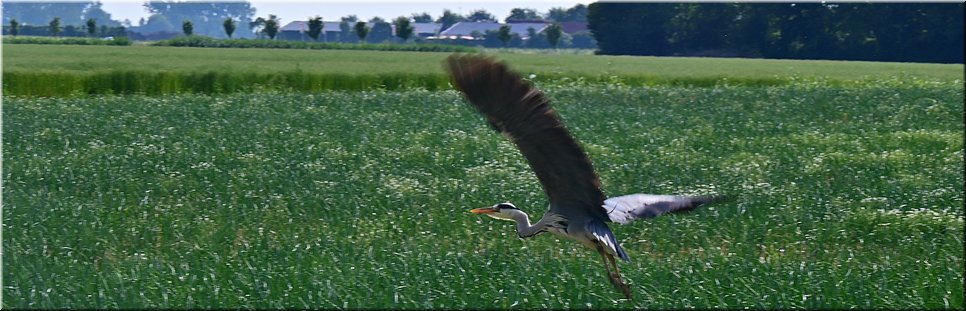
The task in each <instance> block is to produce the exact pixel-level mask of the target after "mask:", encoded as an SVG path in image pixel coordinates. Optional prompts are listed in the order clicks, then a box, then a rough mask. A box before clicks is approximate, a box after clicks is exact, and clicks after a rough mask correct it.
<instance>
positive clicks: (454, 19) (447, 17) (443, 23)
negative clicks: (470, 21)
mask: <svg viewBox="0 0 966 311" xmlns="http://www.w3.org/2000/svg"><path fill="white" fill-rule="evenodd" d="M463 20H464V18H463V17H462V16H460V15H459V14H456V13H453V11H450V10H443V15H440V16H439V18H437V19H436V22H437V23H439V24H440V28H439V29H441V30H446V29H449V28H450V27H453V25H454V24H456V23H459V22H462V21H463Z"/></svg>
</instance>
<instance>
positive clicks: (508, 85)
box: [446, 55, 720, 299]
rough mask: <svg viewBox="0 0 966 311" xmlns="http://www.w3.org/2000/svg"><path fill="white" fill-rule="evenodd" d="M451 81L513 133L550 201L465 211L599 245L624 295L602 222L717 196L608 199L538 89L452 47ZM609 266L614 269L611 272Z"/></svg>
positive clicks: (688, 206)
mask: <svg viewBox="0 0 966 311" xmlns="http://www.w3.org/2000/svg"><path fill="white" fill-rule="evenodd" d="M446 69H447V70H448V71H449V74H450V77H451V79H452V82H453V85H454V86H455V87H456V89H458V90H459V91H461V92H462V93H463V95H464V96H465V97H466V99H467V100H469V102H470V103H471V104H472V105H473V107H474V108H476V110H477V111H479V112H480V113H481V114H482V115H483V116H484V117H486V119H487V121H488V122H489V123H490V125H491V126H492V127H493V128H495V129H496V130H498V131H500V132H501V133H502V134H503V135H504V136H506V137H507V138H508V139H509V140H510V141H512V142H513V143H514V144H515V145H516V146H517V148H518V149H519V150H520V153H522V154H523V156H524V157H525V158H526V159H527V162H528V164H529V165H530V168H531V169H532V170H533V172H534V173H535V174H536V175H537V179H538V180H539V181H540V184H541V186H543V190H544V192H545V193H546V195H547V197H548V198H549V199H550V206H549V209H548V210H547V212H546V213H545V214H544V215H543V218H542V219H540V221H538V222H537V223H536V224H533V225H531V224H530V219H529V216H528V215H527V214H526V213H524V212H523V211H521V210H520V209H518V208H516V207H515V206H513V205H512V204H510V203H501V204H497V205H494V206H493V207H489V208H478V209H474V210H472V211H471V212H474V213H478V214H485V215H487V216H490V217H493V218H497V219H503V220H511V221H515V222H516V223H517V233H518V234H519V235H520V237H532V236H536V235H538V234H540V233H543V232H551V233H554V234H557V235H560V236H563V237H567V238H571V239H574V240H577V241H579V242H581V243H583V244H584V245H587V246H588V247H590V248H593V249H595V250H597V252H598V253H599V254H600V255H601V258H602V259H603V261H604V267H605V268H606V269H607V273H608V277H609V279H610V281H611V283H612V284H614V286H615V287H616V288H617V289H618V290H620V291H621V292H622V293H623V294H624V295H625V296H626V297H627V298H628V299H630V298H631V297H632V295H631V291H630V287H629V286H628V285H627V284H626V283H624V281H623V279H622V277H621V275H620V270H618V268H617V263H616V262H615V260H614V256H617V257H618V258H621V259H622V260H624V261H628V260H629V256H628V255H627V253H626V252H625V251H624V249H623V248H622V247H621V245H620V243H619V242H618V241H617V238H616V237H615V236H614V233H613V232H612V231H611V230H610V228H609V227H608V226H607V222H612V221H613V222H618V223H621V224H625V223H628V222H630V221H632V220H634V219H638V218H653V217H656V216H658V215H661V214H664V213H672V212H681V211H686V210H692V209H694V208H696V207H698V206H700V205H702V204H705V203H708V202H711V201H715V200H718V199H720V197H719V196H698V197H685V196H668V195H648V194H633V195H626V196H621V197H615V198H610V199H606V197H605V196H604V193H603V192H602V191H601V190H600V181H599V179H598V178H597V174H596V173H595V171H594V168H593V165H592V164H591V162H590V159H589V158H587V155H586V154H585V153H584V151H583V150H582V149H581V148H580V145H579V144H578V143H577V141H576V140H574V138H573V137H572V136H571V135H570V133H569V132H568V131H567V129H566V128H565V127H564V125H563V123H562V122H561V121H560V118H559V117H558V116H557V113H556V112H555V111H554V110H553V109H552V108H551V107H550V104H549V102H548V101H547V99H546V98H545V97H544V96H543V94H542V93H541V92H540V91H539V90H537V89H536V88H533V87H532V86H531V85H530V84H529V83H528V82H526V81H524V80H523V79H521V78H520V76H519V75H517V74H516V73H514V72H512V71H510V70H509V69H508V68H507V66H506V65H505V64H503V63H501V62H497V61H495V60H493V59H492V58H488V57H482V56H472V55H452V56H450V57H449V58H448V59H447V61H446ZM611 267H613V272H611Z"/></svg>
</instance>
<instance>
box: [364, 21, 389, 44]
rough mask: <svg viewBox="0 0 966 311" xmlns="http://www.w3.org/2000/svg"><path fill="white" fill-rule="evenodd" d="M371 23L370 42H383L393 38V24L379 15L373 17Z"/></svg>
mask: <svg viewBox="0 0 966 311" xmlns="http://www.w3.org/2000/svg"><path fill="white" fill-rule="evenodd" d="M369 23H370V24H372V28H371V29H369V42H383V41H386V40H389V39H392V24H390V23H387V22H386V21H385V20H384V19H382V18H379V17H373V18H372V19H371V20H370V21H369Z"/></svg>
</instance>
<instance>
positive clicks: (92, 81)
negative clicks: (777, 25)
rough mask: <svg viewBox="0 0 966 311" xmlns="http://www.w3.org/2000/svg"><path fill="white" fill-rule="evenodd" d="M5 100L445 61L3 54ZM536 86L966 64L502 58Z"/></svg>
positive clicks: (369, 81) (332, 76)
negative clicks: (537, 83) (565, 81)
mask: <svg viewBox="0 0 966 311" xmlns="http://www.w3.org/2000/svg"><path fill="white" fill-rule="evenodd" d="M3 55H4V57H3V74H4V84H3V91H4V93H5V94H8V95H27V96H43V97H49V96H70V95H77V94H148V95H159V94H171V93H205V94H210V93H231V92H237V91H253V90H265V89H277V90H297V91H307V92H321V91H327V90H367V89H372V88H383V89H400V88H409V87H422V88H428V89H446V88H448V86H447V82H448V80H447V79H446V77H445V76H443V71H442V66H441V65H440V62H441V61H442V60H443V59H444V58H445V57H446V56H447V55H449V53H430V52H388V53H387V52H381V51H340V50H290V49H221V48H181V47H153V46H56V45H30V44H11V45H4V46H3ZM500 58H501V59H504V60H506V61H507V62H508V63H510V64H511V65H513V66H514V68H517V70H519V71H521V72H523V73H525V74H527V75H529V74H535V77H534V78H533V79H535V80H536V81H551V82H552V81H560V80H562V79H573V80H576V79H582V80H588V81H604V82H608V83H612V82H622V83H627V84H631V85H699V86H713V85H718V84H729V85H754V86H760V85H787V84H794V83H800V82H801V81H802V80H806V81H810V80H814V79H822V80H831V81H836V82H841V81H854V80H863V81H867V80H881V79H883V78H889V79H906V80H909V79H916V80H925V81H950V80H955V79H960V80H961V79H962V74H963V65H946V64H910V63H873V62H842V61H795V60H751V59H721V58H675V57H630V56H591V55H567V54H563V55H547V54H501V55H500Z"/></svg>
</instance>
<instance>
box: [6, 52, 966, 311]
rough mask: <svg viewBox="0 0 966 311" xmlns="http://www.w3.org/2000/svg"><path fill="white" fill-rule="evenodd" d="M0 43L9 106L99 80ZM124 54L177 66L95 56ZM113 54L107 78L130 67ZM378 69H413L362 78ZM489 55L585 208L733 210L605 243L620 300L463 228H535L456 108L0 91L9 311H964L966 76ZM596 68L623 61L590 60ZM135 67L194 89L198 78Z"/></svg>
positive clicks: (598, 274)
mask: <svg viewBox="0 0 966 311" xmlns="http://www.w3.org/2000/svg"><path fill="white" fill-rule="evenodd" d="M3 48H4V74H5V76H4V85H5V91H6V85H7V84H6V83H8V82H9V81H8V80H9V78H8V76H6V74H7V70H11V72H28V71H30V70H36V71H37V72H54V73H57V72H58V70H61V71H62V72H60V73H61V74H69V75H74V74H77V75H80V73H79V72H81V71H83V70H82V69H72V68H76V66H81V67H83V66H94V67H96V65H93V64H95V63H93V62H102V60H98V61H95V60H91V63H89V64H88V65H82V64H71V63H69V62H67V61H63V62H61V63H58V61H57V60H52V61H51V62H49V63H36V64H35V65H33V66H35V68H34V69H30V68H31V67H29V66H28V65H27V64H26V63H23V58H32V57H37V56H35V55H22V54H17V55H13V56H11V51H13V50H11V49H15V48H18V47H17V46H4V47H3ZM82 48H83V49H79V50H78V54H79V55H84V54H83V53H86V52H85V51H96V48H99V47H82ZM89 48H94V50H88V49H89ZM135 49H145V50H143V51H144V53H158V54H177V53H181V51H193V49H189V48H182V49H179V48H160V47H137V46H132V47H123V49H120V48H115V49H110V50H103V51H123V52H116V53H122V54H123V53H128V52H129V51H134V50H135ZM157 51H163V52H157ZM226 51H229V50H227V49H218V50H216V52H210V51H207V50H204V51H194V52H192V53H195V55H200V54H203V53H219V55H222V57H219V58H218V59H219V60H218V62H221V64H225V65H224V66H225V67H220V66H222V65H211V66H212V67H202V68H204V70H215V71H221V70H223V71H225V72H233V70H238V69H234V68H237V67H241V66H240V65H241V64H245V65H246V66H247V65H248V64H249V63H243V62H242V60H243V59H244V58H245V57H244V56H241V55H242V54H238V55H235V54H233V53H234V52H226ZM288 52H292V53H301V52H305V53H315V54H318V55H329V56H332V60H330V61H331V62H333V63H341V62H338V61H337V59H338V57H344V58H345V59H344V62H345V63H346V64H352V63H353V62H354V61H355V60H357V59H365V58H366V56H370V58H372V59H374V60H375V61H374V62H375V63H376V64H375V65H371V66H374V67H372V68H373V69H371V70H388V71H392V70H403V71H405V70H407V69H405V68H409V67H406V66H410V65H411V66H413V67H412V68H416V67H419V68H423V67H426V68H428V66H432V68H429V69H412V70H414V72H416V73H422V72H423V71H420V70H426V73H427V74H432V75H438V74H440V73H441V65H440V64H439V63H434V62H433V61H430V59H435V60H441V59H442V58H443V57H445V54H439V55H437V54H433V53H429V54H426V55H425V56H419V55H415V53H404V52H371V53H376V54H368V53H370V52H367V51H352V52H340V51H286V53H288ZM330 52H332V53H330ZM38 53H39V52H38ZM239 53H241V52H239ZM247 53H259V51H250V52H247ZM120 55H121V54H110V56H109V57H116V59H117V61H116V62H115V63H114V64H113V65H111V66H115V67H114V68H120V69H122V70H129V69H131V68H132V66H135V65H134V64H133V63H132V64H129V65H124V62H125V60H127V59H130V57H127V56H120ZM124 55H126V54H124ZM244 55H248V56H252V55H255V54H244ZM266 55H267V54H266ZM286 55H291V54H286ZM333 55H335V56H333ZM372 55H379V57H373V56H372ZM170 57H175V58H176V57H177V56H170ZM394 57H400V58H397V59H407V58H406V57H412V59H425V60H423V61H424V62H425V63H421V64H422V65H412V64H409V63H407V62H402V63H401V64H397V65H394V66H396V67H393V66H389V65H385V64H384V65H385V66H383V67H379V66H378V64H379V61H380V59H389V58H394ZM498 57H499V58H501V59H506V60H507V61H508V62H510V63H511V64H512V65H519V67H520V70H521V72H525V73H531V72H536V74H537V75H541V74H548V75H551V74H554V73H555V72H557V73H558V74H559V75H560V76H559V77H561V78H559V79H549V78H547V79H544V80H539V79H538V80H536V84H537V85H538V87H540V88H541V89H542V90H544V92H545V93H546V94H547V95H548V97H550V98H551V100H552V101H553V103H554V105H555V107H556V108H557V110H558V112H559V113H560V114H561V115H562V117H563V118H564V120H565V121H566V123H567V125H568V127H569V128H570V130H571V132H572V134H573V135H574V136H575V137H576V138H577V139H578V140H579V141H580V142H581V144H582V146H583V147H584V148H585V150H586V151H587V153H588V154H589V156H590V157H591V159H592V160H593V162H594V165H595V167H596V168H597V169H598V173H599V174H600V178H601V181H602V183H603V187H604V191H605V193H606V194H608V195H620V194H627V193H637V192H645V193H667V194H699V193H708V192H716V193H723V194H729V195H732V196H734V197H735V201H734V202H730V203H722V204H717V205H712V206H709V207H708V208H706V209H703V210H699V211H696V212H693V213H690V214H685V215H672V216H667V217H661V218H657V219H653V220H651V221H639V222H637V223H634V224H631V225H626V226H620V225H616V224H615V225H613V226H612V229H613V230H614V231H615V233H616V235H617V236H618V239H619V240H620V241H621V242H622V243H623V245H624V248H625V250H626V251H627V252H628V254H629V256H630V257H631V262H629V263H621V271H622V273H623V274H624V276H625V279H626V280H628V282H629V283H630V284H631V287H632V291H633V292H634V294H635V297H636V299H635V300H632V301H626V300H623V299H621V298H622V296H621V295H620V294H619V293H618V292H616V291H615V290H614V289H613V288H612V287H611V285H610V284H608V282H607V280H606V274H605V273H604V269H603V266H602V264H601V263H600V259H599V257H598V256H597V255H596V254H595V253H594V252H592V251H591V250H588V249H585V248H584V247H583V246H581V245H579V244H577V243H575V242H572V241H569V240H559V239H557V238H556V237H554V236H549V235H541V236H538V237H536V238H534V239H529V240H521V239H519V238H517V237H516V234H515V232H514V231H513V228H512V227H513V225H512V224H511V223H509V222H501V221H496V220H493V219H489V218H485V217H480V216H478V215H473V214H470V213H468V212H467V211H468V210H469V209H471V208H476V207H481V206H488V205H491V204H494V203H498V202H504V201H511V202H514V203H515V204H516V205H517V206H519V207H520V208H522V209H524V210H526V211H528V212H529V213H530V214H531V215H533V216H534V217H535V218H536V217H539V216H540V215H542V213H543V211H544V210H545V207H546V204H547V200H546V198H545V196H544V194H543V191H542V190H541V189H540V186H539V184H538V183H537V180H536V178H535V176H533V174H532V173H531V172H530V170H529V168H528V166H527V164H526V162H525V160H524V159H523V157H522V156H521V155H520V154H519V153H518V152H517V151H516V149H515V148H514V147H513V145H512V144H510V143H509V142H507V141H506V140H505V139H504V138H503V137H502V136H501V135H499V134H498V133H495V132H493V131H492V130H491V129H490V128H489V127H488V126H487V125H486V123H485V121H483V119H482V118H481V117H480V116H478V115H476V114H475V113H474V112H473V111H472V109H471V108H470V107H469V106H468V105H467V104H466V103H464V102H463V100H462V98H461V97H460V95H459V94H458V93H456V92H455V91H452V90H450V89H448V88H434V89H429V88H425V87H418V86H415V87H410V86H407V87H400V88H395V89H387V88H371V89H364V90H358V91H340V90H324V89H320V90H316V91H312V92H300V91H286V90H275V89H267V90H256V91H250V92H249V91H241V92H233V93H224V94H221V93H217V92H216V93H214V94H195V93H192V92H187V93H177V92H176V93H172V94H167V95H164V96H151V95H137V94H134V95H83V94H74V95H73V96H57V97H34V96H24V95H10V94H7V93H6V92H5V94H4V98H3V151H4V154H3V236H4V239H3V249H4V252H3V255H4V256H3V307H10V308H68V307H69V308H84V309H87V308H179V309H184V308H262V309H268V308H392V309H414V308H420V309H422V308H471V309H472V308H653V309H665V308H701V309H704V308H835V309H838V308H862V309H866V308H887V309H899V308H903V309H905V308H949V309H961V308H963V305H964V303H963V271H964V247H963V245H964V241H963V235H964V224H963V212H964V207H963V206H964V197H963V190H964V189H963V185H964V175H963V170H964V160H963V157H964V147H963V146H964V145H963V129H964V119H963V113H962V111H963V109H964V107H963V101H964V94H963V87H962V83H963V82H962V80H958V79H960V76H956V77H947V76H945V75H944V72H946V71H950V72H952V71H955V70H960V74H961V70H962V65H946V66H940V65H923V64H875V63H843V62H837V63H836V64H840V65H842V66H838V67H848V66H854V67H851V68H852V70H853V71H852V72H846V71H845V70H841V69H837V67H836V66H830V67H828V72H823V71H822V69H821V68H815V67H810V66H808V64H813V63H812V62H804V63H802V65H801V67H796V68H799V69H798V70H799V71H797V72H795V73H793V74H792V73H790V75H795V76H796V77H791V78H790V77H787V76H780V75H781V72H782V70H781V68H771V69H768V70H773V71H769V72H761V73H758V77H761V79H771V78H773V77H772V76H771V75H772V74H774V75H776V76H778V79H783V81H785V82H782V83H778V84H761V85H757V84H736V85H733V84H729V83H727V81H721V80H720V79H719V80H716V81H717V82H715V83H714V84H713V85H709V86H688V85H677V84H674V83H654V84H641V85H637V84H630V83H624V82H623V81H624V80H621V79H615V81H613V83H600V82H598V81H588V80H586V79H580V77H582V75H585V74H586V75H587V76H593V75H598V74H606V75H616V76H618V78H620V77H623V76H621V74H622V73H620V72H634V68H635V67H633V66H639V67H636V68H650V67H646V66H643V65H641V64H644V63H648V62H650V63H654V64H659V63H662V62H664V61H666V62H671V63H674V62H679V63H689V62H688V61H689V59H676V58H670V59H663V58H599V57H597V56H589V55H517V54H505V55H498ZM602 59H603V60H602ZM607 59H610V60H612V61H616V60H620V61H623V60H627V62H628V63H625V64H624V65H622V66H614V67H598V68H597V71H593V69H592V68H591V67H584V66H588V65H587V64H595V63H596V64H599V63H597V62H601V61H605V60H607ZM169 60H170V59H169ZM230 60H234V61H236V62H237V63H236V65H235V66H230V65H227V64H229V63H230V62H231V61H230ZM262 60H264V61H265V62H279V64H281V63H284V62H287V63H289V64H291V63H292V62H295V61H293V60H292V59H290V58H289V59H274V58H273V59H269V58H267V56H266V58H265V59H259V61H256V62H254V63H251V66H250V67H255V69H252V70H264V71H270V70H273V69H271V67H264V68H261V69H259V68H260V67H259V66H262V65H261V64H260V63H261V61H262ZM435 60H434V61H435ZM568 60H569V61H572V63H573V68H572V69H571V68H570V66H568ZM573 60H577V61H573ZM8 61H9V64H10V65H9V66H8ZM690 61H691V62H693V63H692V64H691V65H690V66H691V67H686V68H681V70H671V69H664V70H666V71H660V73H659V74H655V75H656V76H658V77H663V76H664V75H668V76H673V77H676V78H680V77H679V76H675V75H687V71H688V70H694V72H697V71H698V68H700V66H705V67H707V71H709V72H707V73H701V74H704V75H701V74H699V73H694V74H693V75H692V76H689V77H691V78H694V77H715V76H718V75H721V76H722V77H725V78H727V77H730V76H728V72H727V71H728V70H729V69H727V68H728V66H732V65H729V64H741V63H743V62H746V64H757V65H754V66H744V67H742V66H739V65H734V66H737V67H741V68H737V67H735V68H734V70H735V75H736V76H737V77H739V78H740V77H746V78H749V79H757V78H755V77H756V73H755V72H757V71H755V70H753V69H750V68H753V67H759V68H762V69H760V70H765V68H769V67H770V66H768V65H766V64H772V62H773V61H753V60H717V62H718V63H720V64H721V65H720V66H710V65H709V63H703V62H705V61H712V59H690ZM79 62H80V63H84V62H83V61H79ZM150 62H158V63H155V64H154V65H151V64H150V63H149V64H147V65H146V66H148V68H154V69H152V70H157V71H158V72H161V71H165V70H166V69H163V68H167V67H163V66H171V67H177V66H185V67H184V68H182V69H178V70H186V72H187V71H188V70H191V69H189V68H191V66H190V65H185V64H184V63H189V64H190V63H192V62H195V60H193V59H185V60H184V61H183V62H170V63H165V64H162V63H164V62H163V61H162V60H154V61H150ZM298 62H299V63H301V62H302V60H301V59H300V60H299V61H298ZM759 62H761V63H759ZM774 62H775V63H782V61H774ZM786 62H787V63H782V64H789V66H791V65H795V64H798V62H791V61H786ZM309 63H312V64H311V65H310V64H309ZM818 63H821V62H815V64H818ZM833 63H834V62H833ZM14 64H17V65H14ZM301 64H304V66H307V67H306V68H305V69H304V70H306V71H310V72H324V71H325V70H334V71H338V70H346V72H347V74H351V72H350V71H351V70H352V68H353V66H352V65H345V67H344V68H341V69H340V67H338V66H337V65H332V66H329V67H326V66H325V65H320V64H317V63H315V62H305V63H301ZM632 64H637V65H632ZM844 65H848V66H844ZM137 66H145V64H139V65H137ZM152 66H154V67H152ZM279 66H281V65H279ZM308 66H321V67H318V68H315V69H309V68H308ZM359 66H370V65H361V64H360V65H359ZM655 66H657V65H655ZM816 66H817V65H816ZM866 66H867V68H869V69H868V70H866V71H862V70H861V69H862V68H866ZM933 66H936V67H933ZM330 67H334V68H330ZM377 67H378V68H377ZM618 67H619V68H618ZM58 68H61V69H58ZM313 68H314V67H313ZM323 68H325V69H323ZM379 68H381V69H379ZM563 68H567V69H563ZM662 68H663V67H662ZM689 68H690V69H689ZM722 68H724V69H722ZM873 68H874V69H873ZM895 68H902V69H901V70H896V69H895ZM914 68H923V69H922V70H921V71H915V70H914ZM930 68H932V69H936V68H941V70H930ZM957 68H958V69H957ZM249 69H251V68H249ZM786 69H787V68H786ZM570 70H573V71H570ZM581 70H583V71H581ZM648 70H651V69H648ZM654 70H659V69H654ZM808 70H812V71H811V72H812V73H808V72H809V71H808ZM71 71H76V72H74V73H72V72H71ZM92 71H96V70H93V69H92ZM430 71H434V72H430ZM436 71H438V72H436ZM618 71H620V72H618ZM672 72H673V73H672ZM571 74H572V75H573V78H567V77H566V75H571ZM629 75H630V74H629ZM744 75H747V76H744ZM802 75H804V76H806V78H802ZM808 77H812V78H808ZM661 79H664V78H661ZM681 79H684V78H681ZM695 79H696V78H695ZM716 79H717V78H716ZM736 79H738V78H736Z"/></svg>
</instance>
